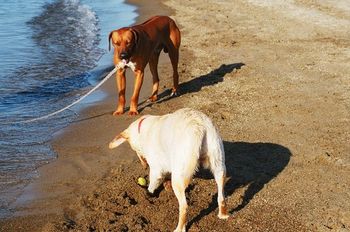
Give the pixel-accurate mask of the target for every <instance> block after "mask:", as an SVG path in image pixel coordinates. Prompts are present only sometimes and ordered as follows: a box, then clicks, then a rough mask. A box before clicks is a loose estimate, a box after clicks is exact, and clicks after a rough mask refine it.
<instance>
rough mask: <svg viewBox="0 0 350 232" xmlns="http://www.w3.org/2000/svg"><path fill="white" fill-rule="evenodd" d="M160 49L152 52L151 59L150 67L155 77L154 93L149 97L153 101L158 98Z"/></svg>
mask: <svg viewBox="0 0 350 232" xmlns="http://www.w3.org/2000/svg"><path fill="white" fill-rule="evenodd" d="M159 54H160V51H156V52H155V53H153V54H152V56H151V58H150V60H149V69H150V71H151V73H152V77H153V87H152V95H151V97H150V98H149V100H151V101H152V102H155V101H157V100H158V89H159V76H158V60H159Z"/></svg>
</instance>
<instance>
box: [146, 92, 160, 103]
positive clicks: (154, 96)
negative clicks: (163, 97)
mask: <svg viewBox="0 0 350 232" xmlns="http://www.w3.org/2000/svg"><path fill="white" fill-rule="evenodd" d="M148 100H149V101H151V102H155V101H157V100H158V95H157V94H154V95H152V96H150V97H149V98H148Z"/></svg>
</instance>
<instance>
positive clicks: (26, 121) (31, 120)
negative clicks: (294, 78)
mask: <svg viewBox="0 0 350 232" xmlns="http://www.w3.org/2000/svg"><path fill="white" fill-rule="evenodd" d="M118 69H119V66H116V67H115V68H114V69H113V70H112V71H111V72H110V73H108V75H107V76H106V77H105V78H104V79H102V81H101V82H100V83H98V85H96V86H95V87H94V88H92V89H91V90H90V91H89V92H87V93H86V94H84V95H83V96H81V97H80V98H79V99H77V100H76V101H74V102H73V103H71V104H69V105H68V106H66V107H64V108H62V109H60V110H57V111H55V112H52V113H50V114H47V115H44V116H41V117H38V118H33V119H28V120H24V121H19V122H15V123H29V122H35V121H39V120H43V119H46V118H49V117H52V116H54V115H56V114H59V113H61V112H63V111H65V110H67V109H69V108H71V107H72V106H74V105H76V104H78V103H79V102H81V101H82V100H84V99H85V98H86V97H87V96H89V95H90V94H91V93H92V92H94V91H95V90H96V89H98V88H99V87H100V86H101V85H102V84H103V83H105V82H106V81H107V80H108V79H109V78H110V77H111V76H112V75H113V73H115V72H116V71H117V70H118Z"/></svg>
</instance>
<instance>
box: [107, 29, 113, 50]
mask: <svg viewBox="0 0 350 232" xmlns="http://www.w3.org/2000/svg"><path fill="white" fill-rule="evenodd" d="M113 32H114V31H111V32H110V33H109V36H108V51H110V50H111V39H112V35H113Z"/></svg>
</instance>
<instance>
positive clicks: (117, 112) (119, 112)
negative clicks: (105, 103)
mask: <svg viewBox="0 0 350 232" xmlns="http://www.w3.org/2000/svg"><path fill="white" fill-rule="evenodd" d="M122 114H124V110H116V111H114V113H113V116H118V115H122Z"/></svg>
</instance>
